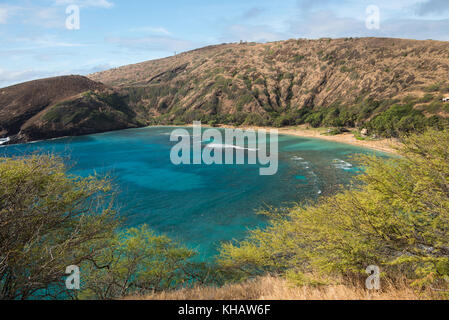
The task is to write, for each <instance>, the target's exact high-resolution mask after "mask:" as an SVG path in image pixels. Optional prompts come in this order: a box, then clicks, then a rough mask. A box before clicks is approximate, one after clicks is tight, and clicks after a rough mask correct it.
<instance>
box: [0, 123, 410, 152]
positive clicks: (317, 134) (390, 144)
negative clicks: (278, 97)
mask: <svg viewBox="0 0 449 320" xmlns="http://www.w3.org/2000/svg"><path fill="white" fill-rule="evenodd" d="M192 126H193V125H192V124H191V125H151V126H146V127H141V128H156V127H166V128H170V127H171V128H174V127H186V128H187V127H192ZM201 126H202V127H204V128H221V129H240V130H250V129H252V130H267V131H268V130H273V129H275V130H278V132H279V134H284V135H291V136H296V137H303V138H316V139H321V140H326V141H331V142H337V143H343V144H349V145H353V146H357V147H361V148H367V149H371V150H376V151H380V152H385V153H390V154H395V155H397V154H398V151H397V149H396V148H397V147H400V145H401V143H400V142H399V141H398V140H397V139H379V140H358V139H357V138H356V137H355V135H354V133H353V132H345V133H341V134H338V135H333V136H327V135H323V134H322V131H323V130H325V128H317V129H315V128H313V129H311V128H307V127H305V126H296V127H285V128H274V127H258V126H231V125H219V126H217V127H212V126H210V125H205V124H202V125H201ZM129 129H137V128H129ZM129 129H124V130H129ZM113 131H115V130H113ZM118 131H119V130H118ZM107 132H112V131H107ZM101 133H105V132H98V133H92V134H89V135H95V134H101ZM69 137H76V136H64V137H56V138H51V139H44V140H36V141H29V142H24V143H14V144H8V143H6V144H0V148H1V147H7V146H11V145H17V144H19V145H20V144H32V143H37V142H42V141H51V140H58V139H63V138H69Z"/></svg>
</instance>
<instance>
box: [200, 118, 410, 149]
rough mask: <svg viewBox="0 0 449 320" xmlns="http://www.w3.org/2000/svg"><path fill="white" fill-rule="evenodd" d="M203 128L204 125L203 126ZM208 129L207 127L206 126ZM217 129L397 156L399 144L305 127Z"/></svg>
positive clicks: (393, 140)
mask: <svg viewBox="0 0 449 320" xmlns="http://www.w3.org/2000/svg"><path fill="white" fill-rule="evenodd" d="M203 126H204V125H203ZM208 127H209V126H208ZM218 128H224V129H242V130H249V129H254V130H261V129H264V130H270V129H271V130H272V129H277V130H278V132H279V134H286V135H292V136H297V137H303V138H316V139H322V140H326V141H332V142H337V143H344V144H349V145H353V146H357V147H362V148H367V149H372V150H376V151H381V152H385V153H390V154H395V155H397V154H398V151H397V149H396V148H397V147H400V145H401V143H400V142H399V141H398V140H397V139H379V140H358V139H357V138H356V137H355V135H354V133H353V132H345V133H341V134H338V135H334V136H327V135H323V134H322V132H321V131H322V130H323V129H324V128H318V129H310V128H305V127H301V126H298V127H285V128H273V127H257V126H241V127H236V126H230V125H220V126H218Z"/></svg>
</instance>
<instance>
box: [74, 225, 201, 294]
mask: <svg viewBox="0 0 449 320" xmlns="http://www.w3.org/2000/svg"><path fill="white" fill-rule="evenodd" d="M194 255H195V253H194V252H193V251H192V250H189V249H187V248H184V247H180V246H178V245H177V244H176V243H174V242H173V241H172V240H170V239H169V238H167V237H165V236H157V235H155V234H154V232H152V231H151V230H149V229H148V227H147V226H146V225H144V226H142V227H140V228H131V229H129V230H127V231H123V232H121V233H119V234H117V235H116V236H115V237H113V238H111V239H110V241H109V242H108V247H107V249H105V250H103V252H102V254H101V257H100V259H99V260H100V261H101V263H102V264H103V265H105V266H107V267H104V268H97V267H95V266H94V265H92V264H87V265H86V268H85V269H84V270H83V274H86V275H87V278H86V279H85V282H84V285H83V291H82V292H81V293H80V298H82V299H91V298H96V299H102V300H105V299H114V298H119V297H125V296H130V295H145V294H150V293H155V292H159V291H162V290H169V289H173V288H179V287H180V286H182V285H184V284H185V283H188V282H189V281H191V280H192V278H191V276H190V272H189V269H190V268H191V265H192V263H191V262H190V261H189V260H190V258H192V257H193V256H194Z"/></svg>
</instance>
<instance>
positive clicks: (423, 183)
mask: <svg viewBox="0 0 449 320" xmlns="http://www.w3.org/2000/svg"><path fill="white" fill-rule="evenodd" d="M404 142H405V145H404V147H403V148H402V149H401V151H400V154H401V155H402V157H401V158H392V159H389V160H385V159H383V158H378V157H376V156H364V157H361V160H362V163H363V166H364V174H363V175H361V176H360V177H359V178H358V179H357V180H358V181H357V183H355V184H354V186H353V188H352V190H348V191H344V192H341V193H339V194H337V195H335V196H331V197H327V198H324V199H322V200H321V201H319V202H318V203H317V204H315V205H311V206H296V207H293V208H291V209H288V210H287V211H285V210H283V211H274V212H273V211H271V212H268V213H266V214H268V215H269V217H270V218H271V222H270V224H269V226H268V227H267V228H265V229H259V230H256V231H252V232H251V233H250V235H249V237H248V238H247V239H246V240H244V241H242V242H239V243H236V244H225V245H223V247H222V250H221V254H220V257H219V262H220V264H221V265H222V266H223V268H225V269H228V270H233V272H234V276H235V277H237V278H246V277H251V276H254V275H258V274H262V273H265V272H272V273H281V274H282V273H283V274H286V273H298V274H301V273H306V272H324V273H328V274H338V275H361V274H364V270H365V269H366V267H367V266H369V265H378V266H379V267H381V270H382V271H383V274H384V275H385V276H386V277H389V278H391V279H395V278H402V277H407V278H408V279H410V280H413V283H412V284H413V285H417V286H425V285H430V284H431V285H432V286H434V287H441V288H442V289H446V290H447V288H448V287H447V282H446V281H445V280H447V279H448V277H449V249H448V248H449V237H448V235H449V234H448V230H449V187H448V185H449V131H444V132H443V131H441V132H440V131H436V130H430V131H428V132H426V133H425V134H424V135H421V136H419V135H413V136H411V137H409V138H406V139H405V141H404Z"/></svg>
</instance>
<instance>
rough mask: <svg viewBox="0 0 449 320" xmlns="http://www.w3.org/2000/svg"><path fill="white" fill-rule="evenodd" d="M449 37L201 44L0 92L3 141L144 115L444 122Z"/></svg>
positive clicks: (379, 128) (322, 122) (274, 121)
mask: <svg viewBox="0 0 449 320" xmlns="http://www.w3.org/2000/svg"><path fill="white" fill-rule="evenodd" d="M448 48H449V47H448V43H447V42H439V41H430V40H429V41H416V40H403V39H387V38H385V39H384V38H360V39H353V38H346V39H320V40H303V39H300V40H288V41H281V42H273V43H264V44H259V43H240V44H223V45H216V46H209V47H205V48H201V49H197V50H193V51H189V52H185V53H182V54H179V55H176V56H172V57H168V58H164V59H159V60H152V61H147V62H143V63H139V64H135V65H129V66H124V67H121V68H116V69H111V70H108V71H104V72H100V73H96V74H92V75H90V76H88V78H89V79H88V78H85V77H81V76H67V77H57V78H50V79H43V80H37V81H31V82H27V83H23V84H19V85H15V86H11V87H8V88H4V89H0V138H3V137H7V136H9V137H12V139H13V141H12V142H20V141H32V140H39V139H46V138H53V137H60V136H65V135H80V134H88V133H94V132H103V131H109V130H115V129H123V128H132V127H138V126H144V125H151V124H190V123H192V121H194V120H201V121H202V122H203V123H207V124H210V125H215V124H231V125H237V126H240V125H255V126H276V127H283V126H295V125H301V124H309V125H311V126H313V127H320V126H326V127H352V128H366V129H368V133H369V134H376V135H378V136H385V137H394V136H397V135H399V134H400V133H402V132H410V131H419V130H421V129H423V128H425V127H429V126H431V127H437V128H442V127H445V126H447V124H448V121H449V120H448V119H449V103H443V101H442V99H443V98H444V97H445V96H449V80H448V79H449V49H448Z"/></svg>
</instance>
